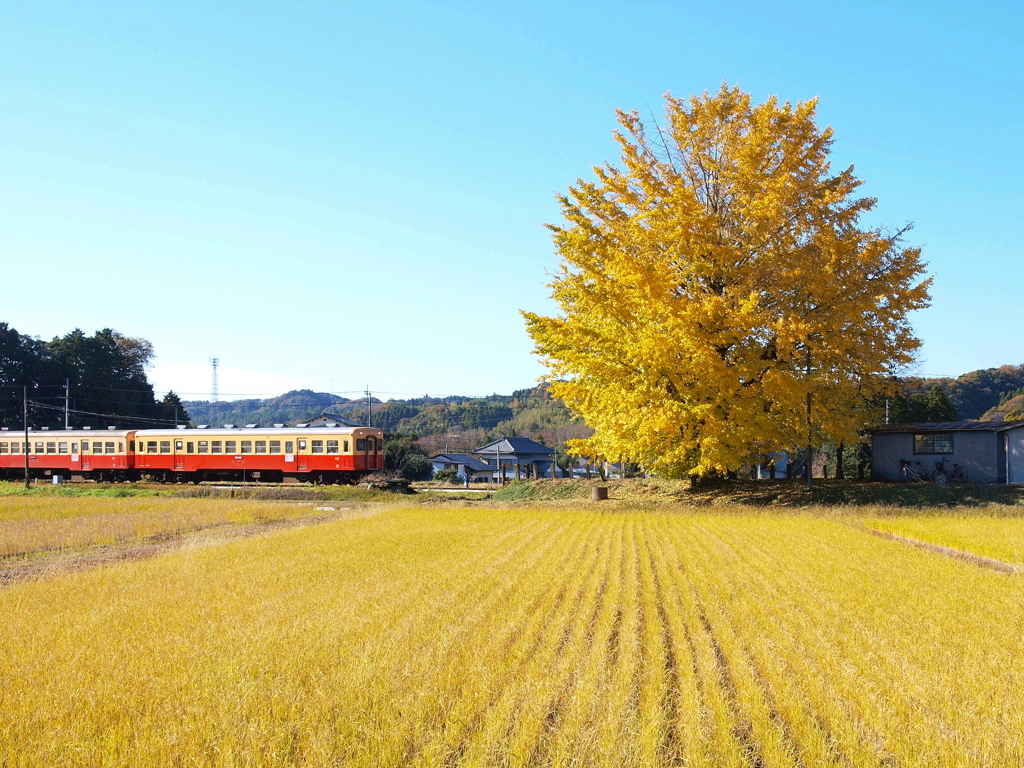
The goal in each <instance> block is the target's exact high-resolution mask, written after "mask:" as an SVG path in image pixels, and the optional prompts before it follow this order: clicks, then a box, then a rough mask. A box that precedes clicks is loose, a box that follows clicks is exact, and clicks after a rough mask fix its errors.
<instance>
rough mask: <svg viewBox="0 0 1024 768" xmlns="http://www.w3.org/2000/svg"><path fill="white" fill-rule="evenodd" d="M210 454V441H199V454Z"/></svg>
mask: <svg viewBox="0 0 1024 768" xmlns="http://www.w3.org/2000/svg"><path fill="white" fill-rule="evenodd" d="M209 452H210V443H209V441H208V440H200V441H199V453H209Z"/></svg>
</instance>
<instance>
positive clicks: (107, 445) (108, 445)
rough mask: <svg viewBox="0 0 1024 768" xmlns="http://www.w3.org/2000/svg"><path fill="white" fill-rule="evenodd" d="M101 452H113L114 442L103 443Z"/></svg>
mask: <svg viewBox="0 0 1024 768" xmlns="http://www.w3.org/2000/svg"><path fill="white" fill-rule="evenodd" d="M103 452H104V453H113V452H114V444H113V443H104V444H103Z"/></svg>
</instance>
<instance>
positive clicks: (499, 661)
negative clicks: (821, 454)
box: [0, 505, 1024, 767]
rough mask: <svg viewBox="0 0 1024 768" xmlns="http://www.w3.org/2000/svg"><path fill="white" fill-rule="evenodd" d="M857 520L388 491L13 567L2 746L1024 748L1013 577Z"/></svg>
mask: <svg viewBox="0 0 1024 768" xmlns="http://www.w3.org/2000/svg"><path fill="white" fill-rule="evenodd" d="M867 517H868V516H867V515H861V514H859V513H858V511H857V510H856V509H850V508H845V509H843V510H842V511H830V510H814V509H809V510H803V511H795V512H794V511H789V512H786V511H779V512H766V511H763V510H760V511H759V510H755V509H753V508H743V507H739V508H734V509H728V510H724V511H719V510H709V509H705V510H699V509H693V508H690V509H687V508H682V507H672V508H666V509H663V510H645V511H630V510H627V509H620V508H615V509H608V510H605V511H597V510H592V509H579V508H574V509H572V510H566V509H563V508H559V507H557V506H530V507H523V508H502V507H500V506H480V507H476V508H471V509H467V508H457V507H453V506H430V505H421V506H414V505H411V506H406V507H401V508H382V509H380V510H379V511H378V512H377V513H376V514H372V515H365V516H361V517H357V518H352V519H340V520H334V521H331V522H325V523H322V524H318V525H311V526H307V527H304V528H295V529H290V530H280V531H276V532H273V533H268V534H267V535H263V536H258V537H253V538H246V539H238V540H228V541H222V542H219V543H217V544H215V545H209V546H199V547H193V548H187V549H183V550H181V551H176V552H172V553H168V554H164V555H161V556H159V557H154V558H151V559H146V560H136V561H132V562H124V563H120V564H117V565H112V566H108V567H103V568H97V569H92V570H87V571H83V572H78V573H71V574H65V575H61V576H58V577H55V578H49V579H42V580H36V581H27V582H22V583H13V584H9V585H8V586H6V587H4V588H2V589H0V611H2V614H3V616H4V630H3V632H2V633H0V679H2V680H3V685H2V686H0V764H3V765H5V766H44V765H45V766H51V765H76V766H97V765H111V766H112V765H124V766H164V765H189V766H193V765H194V766H285V765H289V766H290V765H308V766H321V765H325V766H327V765H337V766H399V765H403V766H404V765H415V766H548V765H552V766H716V767H717V766H762V767H767V766H821V765H836V766H858V767H859V766H1008V765H1016V764H1021V763H1024V696H1021V695H1020V688H1021V682H1022V679H1021V678H1022V677H1024V672H1022V670H1024V642H1022V640H1021V635H1022V627H1024V589H1022V586H1024V581H1022V577H1021V576H1016V575H1008V574H1005V573H999V572H996V571H993V570H991V569H987V568H982V567H978V566H977V565H974V564H971V563H965V562H962V561H958V560H955V559H952V558H949V557H944V556H942V555H940V554H936V553H934V552H930V551H925V550H922V549H920V548H916V547H911V546H907V545H906V544H903V543H900V542H898V541H893V540H889V539H885V538H881V537H879V536H876V535H873V534H872V533H871V531H870V530H869V526H868V521H867V520H866V518H867ZM895 521H897V519H896V518H893V519H892V520H889V521H888V522H890V523H892V522H895ZM874 522H877V520H875V521H874ZM930 522H931V523H932V524H933V525H936V528H935V530H939V529H940V528H941V523H943V522H946V521H945V519H944V518H942V517H933V518H931V519H930ZM999 522H1000V524H1003V525H1005V526H1007V527H1006V529H1005V531H1006V533H1005V535H1006V536H1008V537H1015V538H1016V539H1017V540H1019V539H1021V538H1022V536H1024V533H1022V532H1021V531H1022V530H1024V528H1022V526H1024V523H1022V522H1021V521H1020V520H1018V519H1016V518H1014V519H1006V520H1001V521H999ZM872 524H874V523H872ZM914 524H915V525H917V524H918V523H917V522H915V523H914ZM928 524H929V520H927V519H924V518H922V519H921V521H920V525H921V526H924V527H925V528H927V525H928ZM901 530H904V531H906V533H905V535H906V536H908V537H909V536H911V534H913V535H914V537H916V538H921V537H924V536H926V535H927V534H928V531H927V530H923V529H918V528H915V529H913V531H911V530H910V529H901ZM1001 530H1002V529H1001ZM944 535H945V534H942V533H937V534H936V536H937V537H938V539H942V540H944V541H945V540H949V539H948V538H945V539H943V538H942V537H943V536H944ZM965 535H967V534H965ZM971 535H976V536H979V537H981V538H984V537H985V535H986V534H985V533H984V532H980V533H979V532H978V531H977V530H975V532H974V533H973V534H971ZM938 539H937V540H938ZM1008 551H1009V550H998V551H997V550H991V552H992V554H990V555H989V556H991V557H995V556H996V555H997V554H1001V553H1004V552H1008Z"/></svg>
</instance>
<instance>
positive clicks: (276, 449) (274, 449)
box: [270, 440, 281, 453]
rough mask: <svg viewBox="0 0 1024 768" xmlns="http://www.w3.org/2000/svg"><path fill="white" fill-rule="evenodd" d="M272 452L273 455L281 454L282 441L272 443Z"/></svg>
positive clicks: (272, 441)
mask: <svg viewBox="0 0 1024 768" xmlns="http://www.w3.org/2000/svg"><path fill="white" fill-rule="evenodd" d="M270 452H271V453H280V452H281V441H280V440H271V441H270Z"/></svg>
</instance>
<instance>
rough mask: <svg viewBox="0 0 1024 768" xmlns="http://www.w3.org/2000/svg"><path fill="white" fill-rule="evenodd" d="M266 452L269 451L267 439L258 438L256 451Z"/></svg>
mask: <svg viewBox="0 0 1024 768" xmlns="http://www.w3.org/2000/svg"><path fill="white" fill-rule="evenodd" d="M266 452H267V441H266V440H257V441H256V453H266Z"/></svg>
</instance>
